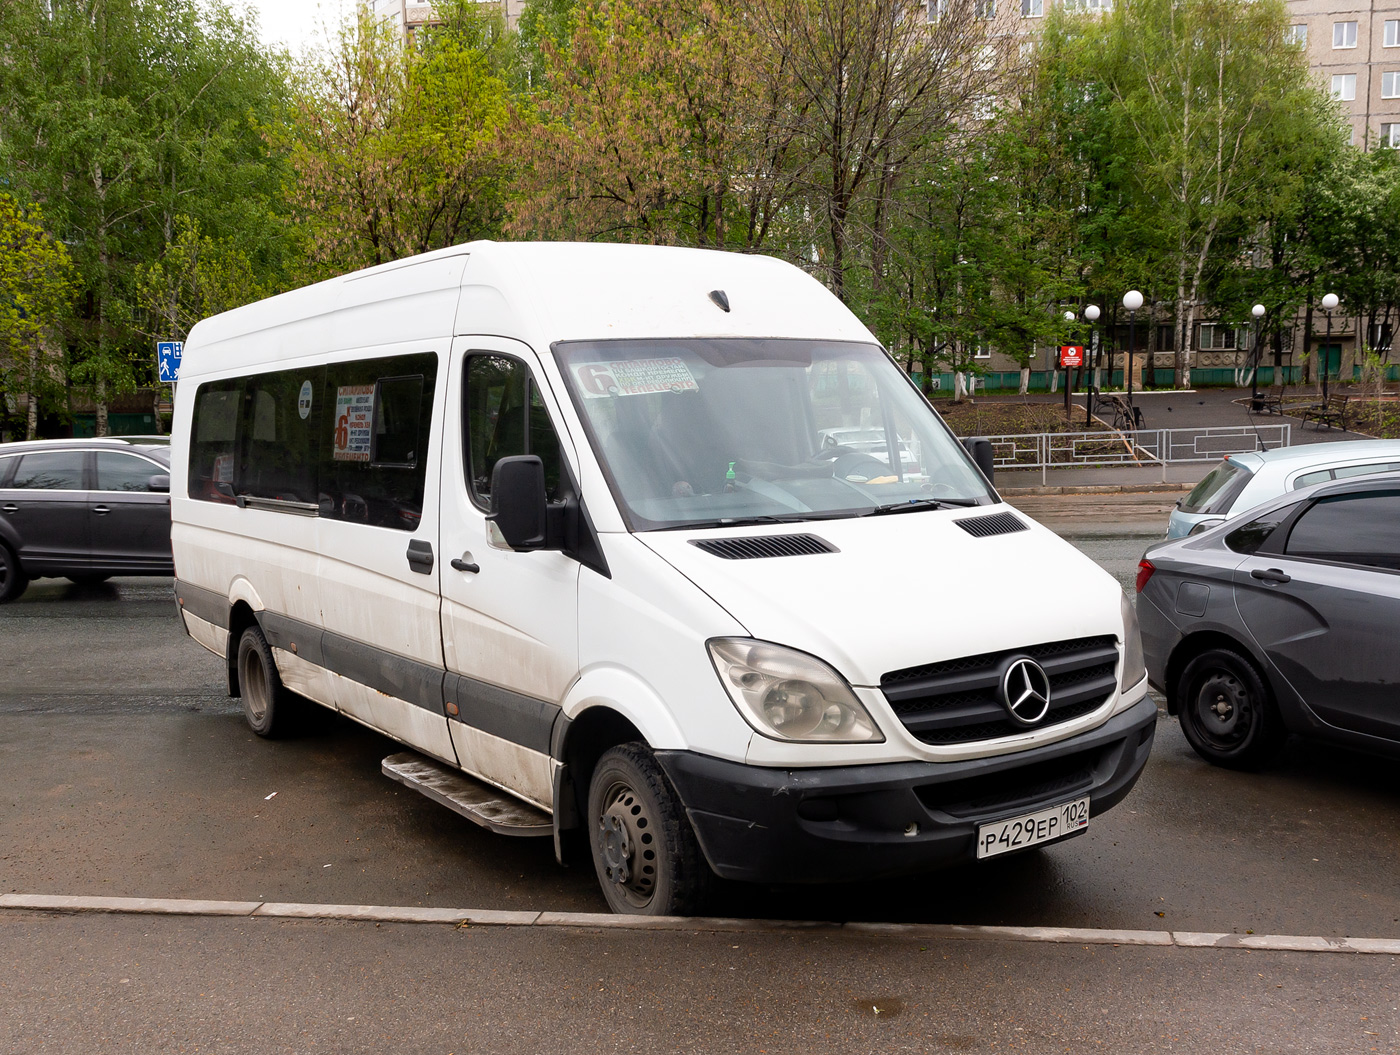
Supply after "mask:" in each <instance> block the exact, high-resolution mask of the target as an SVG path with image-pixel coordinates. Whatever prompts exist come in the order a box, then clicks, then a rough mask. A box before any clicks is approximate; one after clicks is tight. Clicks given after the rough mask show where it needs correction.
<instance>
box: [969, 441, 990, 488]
mask: <svg viewBox="0 0 1400 1055" xmlns="http://www.w3.org/2000/svg"><path fill="white" fill-rule="evenodd" d="M962 445H963V446H964V447H966V448H967V453H968V454H970V455H971V456H972V460H973V462H974V463H975V464H976V465H977V468H978V469H980V470H981V471H982V475H983V476H985V477H986V478H987V483H989V484H990V483H992V476H993V475H994V474H995V472H996V459H995V457H994V456H993V454H992V441H991V440H989V439H987V437H986V436H969V437H968V438H967V439H965V440H963V441H962Z"/></svg>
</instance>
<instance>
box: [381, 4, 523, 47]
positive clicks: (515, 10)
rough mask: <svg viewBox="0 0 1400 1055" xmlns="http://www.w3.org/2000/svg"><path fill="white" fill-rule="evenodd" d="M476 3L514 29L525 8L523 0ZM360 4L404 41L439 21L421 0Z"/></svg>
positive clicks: (436, 14)
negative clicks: (495, 12)
mask: <svg viewBox="0 0 1400 1055" xmlns="http://www.w3.org/2000/svg"><path fill="white" fill-rule="evenodd" d="M477 2H478V3H483V4H493V5H495V6H497V7H499V8H500V9H501V11H502V13H504V15H505V16H506V24H507V25H508V26H509V27H510V28H511V29H514V28H515V27H516V25H517V24H518V23H519V21H520V12H521V11H522V10H524V8H525V0H477ZM361 3H363V4H364V6H365V7H366V8H367V9H368V10H369V11H370V13H371V14H372V15H374V17H376V18H379V19H382V20H384V21H386V22H388V23H390V24H391V25H393V26H395V27H397V28H398V30H399V32H400V33H402V34H403V37H404V39H405V40H412V39H413V35H414V34H415V33H417V32H418V30H420V29H422V28H423V27H424V26H431V25H436V24H437V23H438V22H440V21H441V19H440V18H439V17H438V13H437V11H436V10H435V9H434V7H433V5H432V3H425V2H423V0H361Z"/></svg>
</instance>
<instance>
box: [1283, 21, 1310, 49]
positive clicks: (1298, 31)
mask: <svg viewBox="0 0 1400 1055" xmlns="http://www.w3.org/2000/svg"><path fill="white" fill-rule="evenodd" d="M1283 39H1284V40H1286V41H1288V43H1290V44H1297V45H1298V46H1299V47H1303V48H1305V47H1307V46H1308V27H1307V26H1289V27H1288V28H1287V29H1286V30H1284V33H1283Z"/></svg>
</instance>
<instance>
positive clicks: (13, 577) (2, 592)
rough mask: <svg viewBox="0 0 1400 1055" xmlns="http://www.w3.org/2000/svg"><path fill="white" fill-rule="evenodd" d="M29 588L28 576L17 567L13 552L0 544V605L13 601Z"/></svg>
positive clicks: (17, 559)
mask: <svg viewBox="0 0 1400 1055" xmlns="http://www.w3.org/2000/svg"><path fill="white" fill-rule="evenodd" d="M28 588H29V576H27V575H25V574H24V571H23V569H21V568H20V566H19V558H18V557H16V556H15V554H14V551H13V550H11V549H10V547H9V546H6V545H5V544H4V543H0V604H4V603H5V602H6V601H13V600H14V599H15V598H16V597H18V596H19V595H20V594H22V593H24V591H25V590H26V589H28Z"/></svg>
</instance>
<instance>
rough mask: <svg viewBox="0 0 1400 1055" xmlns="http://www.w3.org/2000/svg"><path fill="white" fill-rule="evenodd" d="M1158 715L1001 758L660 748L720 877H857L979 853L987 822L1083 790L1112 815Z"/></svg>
mask: <svg viewBox="0 0 1400 1055" xmlns="http://www.w3.org/2000/svg"><path fill="white" fill-rule="evenodd" d="M1156 722H1157V706H1156V704H1155V703H1153V701H1152V699H1151V698H1150V697H1147V696H1144V697H1143V698H1142V700H1140V701H1139V702H1138V703H1136V704H1134V705H1133V706H1132V707H1130V708H1128V709H1127V710H1126V711H1124V712H1122V713H1121V714H1117V715H1115V716H1114V717H1112V718H1111V719H1109V720H1108V721H1107V722H1105V723H1104V724H1103V725H1101V726H1099V727H1098V728H1097V729H1092V730H1090V731H1089V732H1086V733H1082V734H1080V735H1079V736H1075V737H1071V738H1070V739H1068V740H1062V741H1060V742H1059V743H1055V744H1049V745H1047V746H1045V747H1039V748H1032V749H1030V750H1028V751H1020V752H1017V753H1016V754H1013V755H1000V756H997V757H995V758H977V759H970V760H967V761H963V762H946V763H945V762H890V763H880V764H874V765H860V766H839V767H831V768H823V769H766V768H762V767H758V766H749V765H744V764H743V763H740V762H729V761H725V760H722V759H717V758H712V757H710V756H708V755H699V754H695V753H693V752H689V751H658V752H657V756H656V757H657V759H658V760H659V761H660V763H661V765H662V767H663V768H664V769H665V771H666V775H667V776H668V777H669V778H670V780H671V783H672V784H673V785H674V786H675V788H676V791H677V793H678V794H679V795H680V798H681V801H682V802H683V803H684V804H685V807H686V812H687V814H688V815H689V817H690V821H691V824H692V825H693V826H694V828H695V833H696V836H697V837H698V838H699V840H700V846H701V849H702V850H703V851H704V853H705V857H706V859H707V860H708V861H709V863H710V867H711V868H713V869H714V870H715V872H716V873H718V874H719V875H721V876H723V877H724V878H726V879H739V880H744V881H748V882H761V883H808V882H810V883H819V882H849V881H859V880H867V879H876V878H880V877H885V876H894V875H902V874H907V873H911V872H921V871H929V870H932V869H935V868H940V867H945V866H948V865H953V864H957V863H959V862H962V861H969V860H973V859H975V857H976V847H975V841H976V833H977V826H978V825H979V824H984V823H986V822H988V821H994V820H999V819H1002V818H1004V817H1010V816H1016V815H1019V814H1022V813H1030V812H1033V811H1035V810H1038V809H1042V808H1045V807H1048V806H1053V805H1056V804H1058V803H1061V802H1067V801H1070V800H1072V799H1074V798H1077V797H1079V796H1080V795H1083V794H1087V795H1089V798H1090V804H1089V809H1090V815H1091V816H1098V815H1100V814H1102V813H1104V812H1105V811H1107V810H1108V809H1110V808H1112V807H1113V806H1114V805H1116V804H1117V803H1118V802H1120V801H1121V800H1122V799H1123V797H1124V796H1125V795H1127V794H1128V792H1129V791H1130V790H1131V789H1132V787H1133V785H1134V784H1135V783H1136V782H1137V779H1138V776H1139V775H1140V774H1141V773H1142V769H1143V766H1144V765H1145V764H1146V763H1147V757H1148V754H1149V753H1150V752H1151V750H1152V740H1153V736H1154V735H1155V731H1156ZM1057 766H1058V767H1059V768H1060V770H1061V772H1060V773H1058V775H1053V771H1054V770H1055V769H1056V767H1057ZM1002 775H1004V777H1005V780H1004V781H1001V780H999V779H998V777H999V776H1002ZM907 833H909V834H907Z"/></svg>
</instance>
